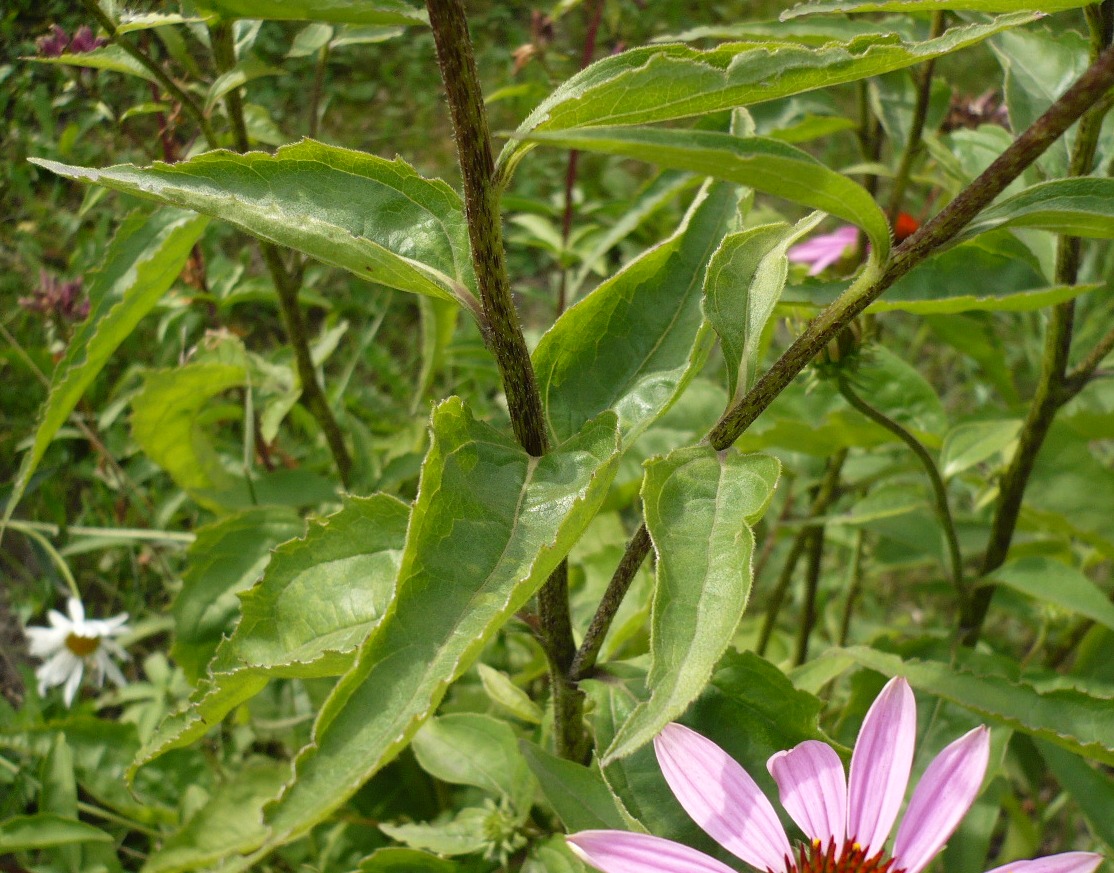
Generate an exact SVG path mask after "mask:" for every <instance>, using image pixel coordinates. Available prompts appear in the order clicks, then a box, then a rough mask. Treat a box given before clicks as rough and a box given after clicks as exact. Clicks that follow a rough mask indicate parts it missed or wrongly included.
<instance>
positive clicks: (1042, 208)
mask: <svg viewBox="0 0 1114 873" xmlns="http://www.w3.org/2000/svg"><path fill="white" fill-rule="evenodd" d="M999 227H1031V228H1036V229H1037V230H1047V231H1051V232H1052V233H1059V234H1064V235H1066V236H1083V237H1099V238H1101V239H1111V238H1114V179H1100V178H1095V177H1092V176H1084V177H1079V178H1075V179H1055V180H1053V181H1051V182H1042V183H1041V184H1039V185H1033V186H1032V187H1031V188H1026V189H1025V190H1024V191H1022V192H1021V193H1020V194H1015V195H1014V196H1013V197H1010V198H1008V199H1006V200H1002V201H1001V202H999V203H995V204H994V205H993V206H991V207H990V208H989V209H986V210H984V211H983V212H981V213H980V214H979V215H978V217H977V218H975V220H974V221H972V222H971V223H970V224H969V225H967V227H965V228H964V229H963V233H962V234H960V235H959V237H958V240H959V241H962V240H966V239H970V238H971V237H974V236H978V235H979V234H981V233H986V232H987V231H989V230H995V229H997V228H999Z"/></svg>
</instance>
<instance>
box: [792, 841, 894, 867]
mask: <svg viewBox="0 0 1114 873" xmlns="http://www.w3.org/2000/svg"><path fill="white" fill-rule="evenodd" d="M790 862H791V863H790V866H791V867H792V868H793V869H794V870H795V871H796V873H903V871H902V870H899V869H897V868H896V867H894V860H893V858H890V857H889V856H888V855H887V854H886V852H885V850H883V851H881V852H878V853H877V854H875V855H872V856H871V857H869V858H868V857H867V855H866V851H865V850H864V849H863V847H862V846H860V845H859V844H858V843H856V842H853V841H851V840H848V841H847V842H846V843H844V844H843V851H842V852H840V853H839V857H838V858H836V844H835V842H829V843H828V844H827V845H826V846H825V845H823V844H822V843H821V842H820V841H819V840H816V841H814V842H813V843H812V844H811V845H801V847H800V850H799V852H798V857H797V859H796V860H795V861H794V860H792V859H790Z"/></svg>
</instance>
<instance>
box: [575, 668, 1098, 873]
mask: <svg viewBox="0 0 1114 873" xmlns="http://www.w3.org/2000/svg"><path fill="white" fill-rule="evenodd" d="M916 725H917V710H916V701H915V700H914V698H913V692H912V690H911V689H910V688H909V683H908V682H906V681H905V679H902V678H896V679H893V680H891V681H890V682H889V683H888V684H887V685H886V687H885V688H884V689H883V690H882V693H881V694H879V695H878V698H877V699H876V700H875V701H874V703H873V705H872V706H871V707H870V711H869V712H868V713H867V715H866V719H865V720H864V721H863V726H862V729H861V730H860V731H859V738H858V741H857V742H856V743H855V751H854V753H853V754H852V756H851V776H850V779H847V778H845V777H844V774H843V764H842V763H841V762H840V760H839V756H838V755H837V754H836V753H835V751H834V750H833V749H832V748H831V747H830V746H828V745H826V744H824V743H821V742H817V741H816V740H807V741H805V742H803V743H801V744H800V745H798V746H796V747H794V748H792V749H790V750H788V751H785V752H778V753H777V754H776V755H774V756H773V757H772V758H770V760H769V762H768V763H767V767H768V768H769V771H770V775H771V776H773V777H774V781H775V782H776V783H777V786H778V790H779V793H780V795H781V802H782V805H783V806H784V807H785V810H786V812H788V813H789V815H790V817H791V818H792V819H793V821H795V822H796V823H797V825H798V826H799V827H800V828H801V830H802V831H804V833H805V836H806V837H808V839H809V844H808V845H802V846H800V847H799V848H798V850H797V851H796V852H794V851H793V849H792V847H791V846H790V845H789V839H788V837H786V835H785V830H784V828H782V826H781V822H780V821H779V820H778V817H777V813H776V812H775V811H774V807H773V805H772V804H771V803H770V801H769V800H767V799H766V795H764V794H763V793H762V790H761V789H760V788H759V787H758V785H757V784H756V783H755V781H754V780H753V779H752V778H751V777H750V776H749V775H748V774H747V772H746V771H745V770H743V768H742V767H740V766H739V764H738V763H736V762H735V760H734V759H732V758H731V757H730V756H729V755H728V754H727V753H726V752H724V751H723V749H721V748H720V747H719V746H717V745H716V744H715V743H713V742H712V741H711V740H709V739H707V738H705V737H703V736H701V735H700V734H698V733H696V732H695V731H691V730H689V729H688V728H686V727H682V726H681V725H679V724H671V725H667V726H666V728H665V729H664V730H663V731H662V732H661V733H660V734H659V735H658V737H657V738H656V739H655V740H654V749H655V751H656V752H657V756H658V763H659V764H660V765H661V769H662V773H663V774H664V775H665V779H666V781H667V782H668V783H669V787H670V788H671V789H673V793H674V794H675V795H676V797H677V800H678V801H680V803H681V806H683V807H684V808H685V811H686V812H687V813H688V814H689V815H690V816H691V817H692V818H693V820H694V821H695V822H696V823H697V824H698V825H700V827H701V828H703V829H704V830H705V831H706V832H707V834H708V835H709V836H710V837H711V838H712V839H714V840H715V841H716V842H717V843H719V844H720V845H721V846H723V847H724V848H725V849H727V850H728V851H729V852H731V854H733V855H735V856H736V857H737V858H739V859H741V860H742V861H745V862H746V863H747V864H749V865H750V866H751V867H754V868H756V869H758V870H765V871H769V873H921V871H922V870H924V868H925V867H927V866H928V864H929V862H930V861H931V860H932V859H933V858H934V857H935V856H936V853H937V852H939V851H940V849H942V848H943V846H944V843H946V842H947V841H948V838H949V837H950V836H951V835H952V833H953V832H954V831H955V829H956V828H957V827H958V826H959V823H960V821H962V820H963V817H964V816H965V815H966V814H967V810H968V809H970V807H971V804H972V803H973V802H974V800H975V797H976V796H977V795H978V793H979V788H980V787H981V786H982V780H983V776H984V775H985V773H986V765H987V761H988V759H989V755H990V732H989V731H988V730H987V729H986V728H985V727H977V728H975V729H974V730H973V731H970V732H969V733H967V734H964V735H963V736H962V737H960V738H959V739H958V740H956V741H955V742H953V743H952V744H951V745H949V746H948V747H947V748H945V749H944V750H943V751H942V752H940V754H939V755H937V756H936V758H935V759H934V760H933V761H932V763H931V764H929V765H928V769H926V770H925V772H924V775H923V776H922V777H921V781H920V783H919V784H918V785H917V788H916V790H915V791H914V792H913V796H912V798H911V799H910V801H909V805H908V807H907V808H906V810H905V817H904V819H903V820H902V822H901V826H900V827H899V828H898V829H897V838H896V839H895V840H894V844H893V849H892V850H890V851H887V849H886V842H887V840H888V839H889V836H890V831H891V829H892V828H893V825H894V822H895V821H896V820H897V815H898V812H899V811H900V810H901V803H902V800H903V799H904V798H905V789H906V787H907V785H908V783H909V771H910V769H911V767H912V764H913V745H914V741H915V738H916ZM568 842H569V845H570V847H571V848H572V850H573V851H574V852H575V853H576V854H577V855H578V856H579V857H580V858H582V859H583V860H584V861H585V862H587V863H588V864H591V865H592V866H593V867H597V868H598V869H600V870H602V871H604V873H735V871H733V870H732V869H731V868H730V867H728V866H727V865H726V864H724V863H722V862H720V861H717V860H716V859H715V858H712V857H709V856H708V855H705V854H704V853H703V852H698V851H697V850H696V849H690V848H689V847H688V846H684V845H681V844H680V843H674V842H673V841H671V840H666V839H662V838H661V837H654V836H650V835H648V834H637V833H629V832H626V831H582V832H580V833H578V834H572V835H571V836H569V837H568ZM1101 861H1102V856H1101V855H1095V854H1092V853H1090V852H1066V853H1064V854H1062V855H1050V856H1048V857H1046V858H1038V859H1036V860H1033V861H1015V862H1014V863H1012V864H1008V865H1006V866H1004V867H998V868H996V869H995V870H992V871H990V873H1006V871H1009V873H1092V871H1093V870H1094V869H1095V868H1096V867H1097V866H1098V865H1099V864H1100V863H1101Z"/></svg>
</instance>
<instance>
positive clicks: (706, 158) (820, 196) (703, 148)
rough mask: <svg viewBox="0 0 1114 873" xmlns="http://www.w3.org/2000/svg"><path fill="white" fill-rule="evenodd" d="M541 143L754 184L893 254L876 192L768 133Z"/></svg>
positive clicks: (634, 131)
mask: <svg viewBox="0 0 1114 873" xmlns="http://www.w3.org/2000/svg"><path fill="white" fill-rule="evenodd" d="M529 139H530V140H531V141H535V142H541V143H548V144H551V145H558V146H561V147H563V148H571V149H579V150H582V151H588V152H602V153H604V154H609V155H622V156H623V157H628V158H636V159H637V160H640V161H648V162H652V163H655V164H658V165H659V166H662V167H669V168H671V169H675V170H687V171H689V172H691V173H698V174H700V175H702V176H712V177H713V178H716V179H723V180H726V181H728V182H736V183H738V184H740V185H747V186H750V187H752V188H754V189H755V190H757V191H762V192H764V193H767V194H774V195H777V196H778V197H783V198H785V199H786V200H790V201H792V202H794V203H800V204H802V205H804V206H808V207H810V208H812V209H820V210H823V211H824V212H827V213H829V214H830V215H835V216H837V217H839V218H843V219H845V220H846V221H850V222H851V223H853V224H855V225H858V226H859V227H861V228H863V230H865V231H866V234H867V237H868V238H869V239H870V241H871V244H872V245H873V253H874V257H875V259H876V260H878V261H884V260H885V259H886V257H887V256H888V255H889V251H890V225H889V223H888V222H887V221H886V216H885V215H884V214H883V212H882V210H881V209H880V208H879V207H878V204H877V203H875V202H874V198H873V197H871V196H870V193H869V192H868V191H867V190H866V189H865V188H863V187H862V186H861V185H859V184H858V183H856V182H852V181H851V180H850V179H848V178H847V177H846V176H842V175H840V174H839V173H837V172H835V171H834V170H829V169H828V168H827V166H825V165H824V164H822V163H821V162H820V161H818V160H816V158H814V157H812V156H811V155H810V154H808V152H804V151H801V150H800V149H798V148H795V147H794V146H791V145H789V144H788V143H784V142H781V141H780V140H776V139H770V138H768V137H760V136H749V137H740V136H735V135H734V134H730V133H721V132H719V131H714V130H680V129H675V128H656V127H591V128H587V129H583V130H575V131H572V132H568V133H563V132H557V133H550V132H535V133H531V134H529Z"/></svg>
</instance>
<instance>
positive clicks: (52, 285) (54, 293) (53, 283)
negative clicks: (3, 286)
mask: <svg viewBox="0 0 1114 873" xmlns="http://www.w3.org/2000/svg"><path fill="white" fill-rule="evenodd" d="M82 291H83V284H82V281H81V279H80V278H78V279H73V280H71V281H69V282H63V281H61V280H60V279H58V277H57V276H51V275H50V274H49V273H47V272H46V270H42V271H40V272H39V287H38V288H36V289H35V290H34V291H32V292H31V296H30V297H20V298H19V300H18V301H17V302H18V303H19V305H20V306H22V307H23V308H24V309H26V310H29V311H31V312H43V313H47V314H49V315H54V316H57V317H59V318H61V319H64V320H65V321H84V320H85V318H86V317H87V316H88V315H89V298H88V297H85V296H84V295H83V293H82Z"/></svg>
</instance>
